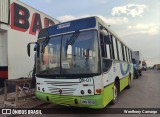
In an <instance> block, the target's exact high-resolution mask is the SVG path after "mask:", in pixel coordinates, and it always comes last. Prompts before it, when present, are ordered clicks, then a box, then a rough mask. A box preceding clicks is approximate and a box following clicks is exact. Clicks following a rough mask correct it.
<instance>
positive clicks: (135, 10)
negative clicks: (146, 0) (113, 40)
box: [112, 4, 147, 17]
mask: <svg viewBox="0 0 160 117" xmlns="http://www.w3.org/2000/svg"><path fill="white" fill-rule="evenodd" d="M146 8H147V6H146V5H143V4H142V5H138V4H127V5H125V6H119V7H114V8H113V9H112V15H113V16H116V15H118V16H120V15H121V14H126V15H128V16H129V15H130V16H132V17H136V16H142V14H143V13H144V10H145V9H146Z"/></svg>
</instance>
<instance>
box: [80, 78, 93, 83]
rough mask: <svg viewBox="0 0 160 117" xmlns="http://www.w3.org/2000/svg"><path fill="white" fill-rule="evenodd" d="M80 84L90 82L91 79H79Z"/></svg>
mask: <svg viewBox="0 0 160 117" xmlns="http://www.w3.org/2000/svg"><path fill="white" fill-rule="evenodd" d="M79 81H80V82H91V78H80V79H79Z"/></svg>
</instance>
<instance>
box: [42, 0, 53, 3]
mask: <svg viewBox="0 0 160 117" xmlns="http://www.w3.org/2000/svg"><path fill="white" fill-rule="evenodd" d="M43 1H44V2H45V3H50V2H51V1H52V0H43Z"/></svg>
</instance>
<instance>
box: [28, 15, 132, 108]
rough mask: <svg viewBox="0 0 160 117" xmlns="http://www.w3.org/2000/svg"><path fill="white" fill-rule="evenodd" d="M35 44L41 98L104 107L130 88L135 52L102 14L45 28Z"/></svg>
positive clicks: (61, 103) (66, 103)
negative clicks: (100, 16)
mask: <svg viewBox="0 0 160 117" xmlns="http://www.w3.org/2000/svg"><path fill="white" fill-rule="evenodd" d="M35 43H36V44H37V59H36V84H37V90H36V96H37V97H38V98H39V99H41V100H43V101H47V102H50V103H54V104H59V105H67V106H68V105H70V106H77V107H87V108H104V107H105V106H106V105H107V104H109V103H110V102H111V103H113V104H114V103H115V102H116V99H117V96H118V93H120V92H121V91H122V90H123V89H124V88H125V87H128V88H130V87H131V82H132V79H133V64H132V61H131V50H130V49H129V48H128V47H127V45H125V44H124V43H123V42H122V41H121V40H120V39H119V37H118V36H117V35H116V34H115V33H113V32H112V31H111V29H110V28H109V27H108V25H107V24H105V23H104V22H103V21H102V20H101V19H100V18H98V17H89V18H83V19H77V20H73V21H69V22H65V23H61V24H58V25H54V26H51V27H49V28H45V29H43V30H41V31H40V34H39V37H38V41H37V42H35ZM30 44H33V43H29V44H28V55H30Z"/></svg>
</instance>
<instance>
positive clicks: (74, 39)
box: [66, 30, 80, 51]
mask: <svg viewBox="0 0 160 117" xmlns="http://www.w3.org/2000/svg"><path fill="white" fill-rule="evenodd" d="M79 34H80V31H79V30H77V31H75V32H74V33H73V34H72V36H71V38H70V39H69V40H67V43H66V51H67V49H68V45H71V46H72V45H73V44H74V43H75V41H76V39H77V38H78V36H79Z"/></svg>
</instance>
